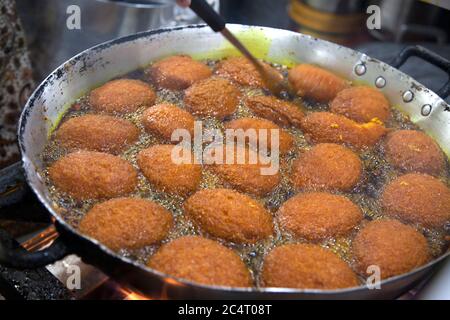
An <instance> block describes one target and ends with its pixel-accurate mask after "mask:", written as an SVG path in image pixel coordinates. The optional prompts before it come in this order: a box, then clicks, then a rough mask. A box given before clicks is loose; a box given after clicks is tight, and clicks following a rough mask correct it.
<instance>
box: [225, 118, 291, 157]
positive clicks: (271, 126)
mask: <svg viewBox="0 0 450 320" xmlns="http://www.w3.org/2000/svg"><path fill="white" fill-rule="evenodd" d="M225 129H233V130H239V129H242V130H244V131H247V130H252V129H253V130H254V132H255V138H256V139H254V140H252V141H248V140H249V139H246V143H247V142H248V143H249V144H251V147H253V148H254V149H257V150H259V149H262V148H267V150H268V151H270V150H272V130H278V136H279V139H278V141H274V142H273V143H274V145H278V150H279V153H280V154H285V153H287V152H288V151H289V150H291V149H292V148H293V146H294V139H293V138H292V136H291V135H290V134H289V133H288V132H286V131H285V130H282V129H280V127H279V126H277V125H276V124H275V123H273V122H272V121H269V120H265V119H256V118H240V119H237V120H232V121H230V122H228V123H226V124H225ZM263 129H264V130H266V134H265V135H266V141H265V143H263V141H260V140H259V136H260V135H264V134H263V132H262V131H260V130H263Z"/></svg>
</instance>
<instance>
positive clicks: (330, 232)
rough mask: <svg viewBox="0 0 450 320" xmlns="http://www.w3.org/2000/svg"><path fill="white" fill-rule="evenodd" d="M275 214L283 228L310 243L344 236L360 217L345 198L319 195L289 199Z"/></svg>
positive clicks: (304, 195)
mask: <svg viewBox="0 0 450 320" xmlns="http://www.w3.org/2000/svg"><path fill="white" fill-rule="evenodd" d="M277 215H278V219H279V221H280V225H281V227H282V228H283V229H285V230H287V231H288V232H290V233H291V234H292V235H294V236H295V237H299V238H305V239H307V240H312V241H318V240H322V239H325V238H327V237H335V236H341V235H345V234H348V233H349V232H350V231H351V230H352V229H353V228H354V227H355V226H356V225H358V224H359V223H360V222H361V220H362V218H363V215H362V212H361V209H360V208H359V207H358V206H357V205H355V204H354V203H353V202H351V201H350V200H349V199H348V198H346V197H343V196H339V195H334V194H331V193H321V192H320V193H319V192H314V193H305V194H298V195H296V196H294V197H292V198H290V199H289V200H288V201H286V202H285V203H284V204H283V205H282V206H281V208H280V209H279V211H278V214H277Z"/></svg>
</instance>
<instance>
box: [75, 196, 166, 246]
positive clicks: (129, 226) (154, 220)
mask: <svg viewBox="0 0 450 320" xmlns="http://www.w3.org/2000/svg"><path fill="white" fill-rule="evenodd" d="M172 225H173V218H172V215H171V214H170V212H169V211H167V210H166V209H165V208H163V207H162V206H160V205H159V204H157V203H155V202H152V201H148V200H144V199H138V198H117V199H112V200H108V201H106V202H103V203H99V204H96V205H95V206H94V207H93V208H92V209H91V210H89V212H88V213H87V214H86V215H85V216H84V218H83V220H81V222H80V231H81V232H82V233H83V234H86V235H88V236H89V237H92V238H94V239H96V240H98V241H100V242H101V243H103V244H104V245H105V246H107V247H108V248H110V249H111V250H114V251H118V250H120V249H139V248H143V247H145V246H148V245H151V244H154V243H157V242H159V241H161V240H163V239H164V238H165V237H166V236H167V234H168V233H169V230H170V228H171V227H172Z"/></svg>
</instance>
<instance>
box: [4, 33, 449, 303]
mask: <svg viewBox="0 0 450 320" xmlns="http://www.w3.org/2000/svg"><path fill="white" fill-rule="evenodd" d="M229 27H230V29H231V31H232V32H234V33H235V34H237V35H238V36H239V37H240V39H242V41H243V42H244V43H245V44H247V46H249V47H250V49H252V51H253V52H254V53H255V54H256V55H257V56H259V58H264V59H266V60H269V61H273V62H280V63H284V64H286V63H289V62H290V63H296V62H307V63H314V64H317V65H320V66H322V67H324V68H327V69H329V70H332V71H333V72H335V73H337V74H340V75H342V76H343V77H345V78H348V79H351V80H355V81H363V82H365V83H367V84H369V85H372V86H377V87H378V88H380V89H381V90H382V91H383V93H384V94H385V95H386V96H387V97H388V98H389V100H390V101H391V104H392V105H394V106H396V107H398V108H400V110H402V111H403V112H404V113H406V114H408V115H409V116H410V118H411V120H412V121H413V122H415V123H417V124H418V125H419V126H420V127H421V128H423V129H424V130H425V131H426V132H428V133H429V134H430V135H431V136H433V137H434V138H435V139H436V141H437V142H438V143H439V144H440V145H441V147H442V148H443V150H445V152H446V153H447V155H449V154H450V112H449V106H448V105H447V104H446V103H445V102H444V101H443V99H442V98H444V97H446V96H447V95H449V93H450V82H449V83H446V84H445V85H444V86H443V88H442V89H441V90H440V91H438V93H437V94H436V93H434V92H432V91H430V90H429V89H427V88H425V87H424V86H423V85H421V84H420V83H417V82H416V81H415V80H414V79H412V78H410V77H409V76H407V75H405V74H403V73H402V72H400V71H398V70H397V69H395V68H394V67H391V66H389V65H387V64H385V63H383V62H380V61H378V60H375V59H372V58H370V57H368V56H366V55H364V54H361V53H359V52H356V51H353V50H351V49H348V48H345V47H341V46H338V45H336V44H333V43H329V42H325V41H321V40H318V39H315V38H311V37H309V36H305V35H302V34H298V33H294V32H290V31H285V30H277V29H271V28H260V27H249V26H242V25H230V26H229ZM177 53H185V54H189V55H192V56H193V57H196V58H208V57H210V58H219V57H223V56H225V55H228V54H230V53H232V49H231V48H230V46H229V45H228V44H227V43H226V41H225V40H224V39H223V38H222V36H221V35H220V34H216V33H214V32H212V31H211V30H210V29H209V28H208V27H206V26H188V27H181V28H174V29H164V30H156V31H150V32H145V33H141V34H137V35H133V36H129V37H125V38H122V39H118V40H114V41H111V42H108V43H105V44H101V45H99V46H97V47H94V48H92V49H89V50H87V51H85V52H83V53H81V54H79V55H77V56H76V57H74V58H72V59H71V60H69V61H67V62H66V63H64V64H63V65H62V66H61V67H59V68H58V69H57V70H55V71H54V72H53V73H52V74H51V75H50V76H49V77H48V78H47V79H46V80H45V81H44V82H43V83H42V84H41V85H40V86H39V87H38V89H37V90H36V91H35V92H34V93H33V95H32V96H31V98H30V99H29V101H28V103H27V105H26V106H25V109H24V110H23V113H22V117H21V119H20V124H19V131H18V134H19V144H20V149H21V152H22V160H23V167H24V171H25V175H26V178H27V181H28V183H29V185H30V186H31V188H32V189H33V190H34V192H35V193H36V195H37V197H38V198H39V200H40V201H41V202H42V203H43V204H44V205H45V206H46V208H47V209H48V211H49V213H50V214H51V215H52V217H53V218H54V221H55V225H56V228H57V230H58V232H59V233H60V237H59V239H58V240H57V241H56V242H55V243H54V244H53V245H52V246H51V247H50V248H48V249H46V250H44V251H40V252H37V253H31V254H23V253H18V252H14V251H11V250H8V248H7V247H6V246H5V245H1V244H0V263H4V264H9V265H13V266H16V267H22V268H32V267H36V266H40V265H45V264H48V263H50V262H52V261H54V260H56V259H60V258H62V257H63V256H64V255H66V254H68V253H69V252H73V253H76V254H78V255H80V256H81V257H83V259H84V260H85V261H86V262H88V263H91V264H94V265H96V266H98V267H100V268H101V269H102V270H104V271H105V272H106V273H108V274H110V275H111V276H112V277H114V278H115V279H117V280H118V281H120V282H122V283H124V284H125V285H126V286H128V287H131V288H133V289H135V290H138V291H140V292H141V293H143V294H147V295H151V296H152V297H168V298H246V299H254V298H256V299H258V298H262V299H273V298H296V299H323V298H340V299H342V298H353V299H363V298H394V297H396V296H398V295H400V294H401V293H403V292H405V291H406V290H407V289H409V288H411V287H412V286H414V285H415V284H417V282H418V281H420V280H421V279H423V278H424V277H425V276H426V275H428V274H430V273H431V272H432V270H433V268H434V267H435V266H436V265H438V264H439V263H440V262H442V261H443V260H444V259H446V258H447V257H448V256H449V254H450V253H447V254H445V255H444V256H442V257H440V258H439V259H437V260H435V261H433V262H431V263H429V264H427V265H425V266H423V267H421V268H419V269H416V270H414V271H412V272H410V273H408V274H404V275H401V276H398V277H395V278H391V279H388V280H386V281H383V282H382V285H381V288H382V289H381V290H369V289H368V288H366V287H357V288H350V289H344V290H334V291H321V290H295V289H280V288H264V289H262V288H261V289H251V288H249V289H236V288H226V287H212V286H202V285H198V284H194V283H191V282H188V281H184V280H179V279H173V278H170V277H168V276H166V275H164V274H161V273H159V272H156V271H154V270H151V269H149V268H146V267H144V266H142V265H140V264H137V263H136V262H133V261H131V260H129V259H127V258H124V257H121V256H119V255H117V254H115V253H114V252H112V251H111V250H109V249H108V248H106V247H105V246H103V245H102V244H101V243H99V242H97V241H96V240H94V239H90V238H87V237H85V236H83V235H81V234H80V233H79V232H78V231H77V230H75V229H74V228H72V227H71V226H69V225H68V224H67V223H66V222H65V221H64V220H63V219H62V218H61V217H60V216H59V215H58V213H57V212H56V211H55V210H54V208H53V207H52V202H51V199H50V196H49V192H48V190H47V187H46V186H45V184H44V179H43V177H42V176H41V174H40V172H42V169H43V163H42V161H41V158H40V155H41V152H42V151H43V148H44V146H45V144H46V143H47V140H48V137H49V133H50V131H51V129H52V128H53V127H54V126H55V125H56V124H57V123H58V121H59V119H60V118H61V114H63V113H64V112H65V111H66V109H67V108H68V107H69V106H70V103H71V102H73V101H74V100H75V99H76V98H78V97H79V96H81V95H83V94H84V93H86V92H87V91H89V90H90V89H91V88H92V87H94V86H97V85H99V84H101V83H104V82H106V81H108V80H110V79H111V78H113V77H116V76H119V75H122V74H125V73H127V72H129V71H132V70H135V69H137V68H139V67H142V66H145V65H147V64H148V63H149V62H150V61H152V60H157V59H159V58H161V57H164V56H167V55H172V54H177ZM411 55H414V56H419V57H420V58H422V59H424V60H427V61H428V62H430V63H432V64H435V65H437V66H438V67H440V68H442V69H444V70H445V71H446V72H447V73H449V74H450V63H449V62H448V61H445V60H444V59H443V58H441V57H439V56H437V55H435V54H433V53H431V52H429V51H426V50H425V49H423V48H420V47H412V48H409V49H407V50H406V51H404V52H403V53H402V54H401V55H400V56H399V57H398V58H397V60H396V61H395V62H394V66H395V67H399V66H401V65H402V64H403V63H404V62H405V60H406V59H407V58H408V57H409V56H411Z"/></svg>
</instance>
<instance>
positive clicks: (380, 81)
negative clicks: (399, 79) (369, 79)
mask: <svg viewBox="0 0 450 320" xmlns="http://www.w3.org/2000/svg"><path fill="white" fill-rule="evenodd" d="M375 85H376V86H377V88H379V89H381V88H384V87H385V86H386V79H385V78H383V77H381V76H380V77H378V78H376V79H375Z"/></svg>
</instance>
